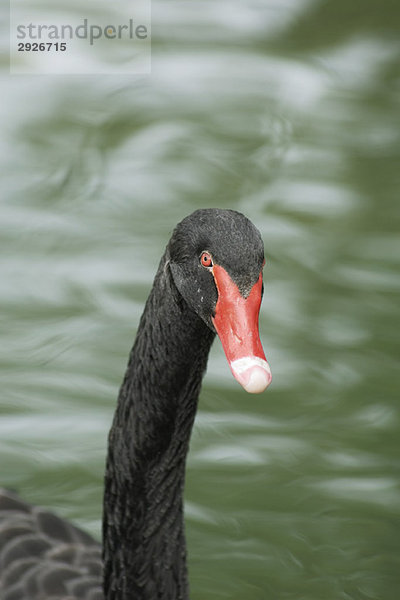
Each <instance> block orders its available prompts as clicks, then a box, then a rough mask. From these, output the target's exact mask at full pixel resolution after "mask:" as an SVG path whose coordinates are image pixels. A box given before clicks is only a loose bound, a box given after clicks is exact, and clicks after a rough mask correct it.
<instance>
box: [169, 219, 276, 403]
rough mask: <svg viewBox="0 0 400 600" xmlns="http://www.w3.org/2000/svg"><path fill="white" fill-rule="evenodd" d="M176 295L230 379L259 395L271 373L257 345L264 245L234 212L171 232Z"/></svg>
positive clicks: (190, 222)
mask: <svg viewBox="0 0 400 600" xmlns="http://www.w3.org/2000/svg"><path fill="white" fill-rule="evenodd" d="M167 252H168V259H169V263H168V265H169V268H170V271H171V274H172V278H173V281H174V283H175V286H176V288H177V290H178V292H179V293H180V294H181V296H182V297H183V299H184V300H185V301H186V303H187V304H188V305H189V306H190V307H191V308H192V310H194V311H195V312H196V313H197V314H198V316H199V317H200V318H201V319H202V320H203V321H204V322H205V323H206V325H207V326H208V327H209V328H210V329H211V330H212V331H213V332H215V333H217V335H218V337H219V338H220V340H221V343H222V347H223V349H224V352H225V355H226V358H227V360H228V363H229V366H230V368H231V371H232V374H233V376H234V377H235V379H236V380H237V381H238V382H239V383H240V384H241V385H242V387H243V388H244V389H245V390H246V391H247V392H250V393H259V392H262V391H264V390H265V389H266V388H267V387H268V385H269V384H270V383H271V378H272V375H271V370H270V367H269V364H268V362H267V359H266V358H265V354H264V350H263V347H262V344H261V341H260V335H259V327H258V316H259V311H260V305H261V300H262V295H263V275H262V271H263V266H264V264H265V259H264V244H263V241H262V239H261V235H260V232H259V231H258V229H257V228H256V227H255V226H254V225H253V224H252V223H251V221H249V219H247V217H245V216H244V215H242V214H241V213H239V212H236V211H233V210H222V209H201V210H197V211H195V212H194V213H192V214H191V215H189V216H188V217H186V218H185V219H183V221H181V222H180V223H179V224H178V225H177V227H176V228H175V230H174V232H173V235H172V237H171V240H170V242H169V245H168V248H167Z"/></svg>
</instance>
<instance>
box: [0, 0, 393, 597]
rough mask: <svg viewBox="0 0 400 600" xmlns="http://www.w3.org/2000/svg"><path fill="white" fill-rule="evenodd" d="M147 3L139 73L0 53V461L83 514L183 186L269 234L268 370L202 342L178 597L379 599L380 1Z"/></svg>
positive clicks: (382, 303)
mask: <svg viewBox="0 0 400 600" xmlns="http://www.w3.org/2000/svg"><path fill="white" fill-rule="evenodd" d="M40 10H43V11H45V3H43V4H42V8H41V9H40ZM69 10H71V11H72V10H74V9H73V8H70V9H69ZM76 10H79V9H76ZM152 11H153V15H152V19H153V48H152V74H151V75H150V76H104V77H96V76H87V77H85V76H79V77H78V76H76V77H74V76H59V77H58V76H18V77H17V76H10V75H8V74H7V73H6V72H4V73H3V74H2V76H1V83H2V110H1V114H0V125H1V131H2V136H1V142H0V143H1V146H0V152H1V154H0V156H1V164H2V190H3V193H2V206H1V217H2V218H1V224H0V227H1V259H0V262H1V280H0V303H1V306H2V311H1V312H2V319H1V321H2V322H1V329H0V336H1V343H0V353H1V364H2V368H1V390H2V394H1V396H2V397H1V419H0V464H1V468H0V475H1V484H3V485H6V486H9V487H13V488H15V489H17V490H19V492H20V493H21V494H22V495H23V496H24V497H25V498H26V499H30V500H31V501H33V502H35V503H38V504H42V505H45V506H49V507H51V508H52V509H54V510H56V511H57V512H58V513H59V514H61V515H63V516H65V517H68V518H70V519H72V520H74V521H75V522H76V523H78V524H79V525H80V526H82V527H84V528H86V529H87V530H89V531H90V532H92V533H93V534H94V535H95V536H97V537H99V536H100V516H101V501H102V485H103V484H102V481H103V469H104V457H105V446H106V436H107V431H108V427H109V424H110V422H111V418H112V414H113V410H114V406H115V399H116V396H117V393H118V387H119V384H120V382H121V380H122V376H123V373H124V369H125V365H126V361H127V356H128V353H129V350H130V347H131V344H132V341H133V339H134V335H135V331H136V328H137V324H138V320H139V317H140V314H141V311H142V309H143V304H144V301H145V299H146V297H147V294H148V292H149V289H150V286H151V282H152V278H153V276H154V273H155V270H156V267H157V264H158V260H159V257H160V255H161V253H162V252H163V248H164V246H165V244H166V242H167V241H168V239H169V236H170V233H171V231H172V229H173V227H174V225H175V224H176V223H177V222H178V221H179V220H180V219H181V218H183V217H184V216H185V215H187V214H189V213H190V212H191V211H192V210H194V209H195V208H198V207H211V206H219V207H223V208H233V209H236V210H240V211H242V212H244V213H245V214H246V215H247V216H249V217H250V218H251V219H252V220H253V222H254V223H255V224H256V225H257V226H258V228H259V229H260V231H261V232H262V235H263V238H264V242H265V247H266V256H267V267H266V270H265V272H264V273H265V284H266V285H265V294H264V301H263V306H262V310H261V336H262V339H263V343H264V347H265V350H266V355H267V357H268V359H269V361H270V364H271V367H272V372H273V383H272V385H271V388H270V389H269V390H268V391H267V392H266V393H265V394H262V395H260V396H254V397H253V396H248V395H246V393H245V392H244V391H242V390H241V389H240V388H239V387H238V386H237V384H236V383H235V381H233V380H232V377H231V375H230V372H229V369H228V366H227V365H226V362H225V358H224V356H223V352H222V349H221V346H220V344H219V342H218V340H217V341H216V343H215V344H214V347H213V350H212V354H211V357H210V361H209V368H208V373H207V376H206V378H205V381H204V385H203V390H202V395H201V400H200V409H199V413H198V417H197V420H196V425H195V430H194V433H193V439H192V443H191V451H190V456H189V460H188V473H187V488H186V523H187V537H188V552H189V568H190V581H191V598H192V599H193V600H203V599H204V598H207V599H212V600H222V599H224V598H229V599H231V600H269V599H274V600H275V599H278V598H279V599H292V600H322V599H323V600H342V599H343V600H370V599H374V600H397V598H398V597H399V589H400V575H399V573H400V564H399V563H400V560H399V559H400V522H399V514H400V509H399V505H400V504H399V500H400V489H399V438H400V418H399V410H398V396H399V383H400V381H399V379H400V378H399V363H398V357H399V354H398V333H399V325H400V322H399V311H398V306H399V302H398V291H399V288H400V280H399V260H400V238H399V235H398V225H399V223H398V220H399V219H398V216H399V215H398V203H399V192H398V190H399V184H400V163H399V158H400V156H399V155H400V127H399V126H400V122H399V121H400V119H399V114H400V112H399V108H400V106H399V94H400V85H399V81H400V79H399V75H400V69H399V64H400V62H399V50H400V47H399V39H398V33H399V21H400V5H399V4H398V3H397V2H391V1H390V0H386V1H384V2H380V3H376V2H373V0H364V1H363V2H361V0H356V1H353V2H352V3H348V2H344V1H343V0H297V1H293V2H290V1H288V0H283V1H279V2H278V0H265V2H260V1H258V0H248V1H247V2H233V3H232V2H229V3H228V2H226V1H222V2H219V3H215V2H211V1H210V0H209V1H205V2H202V3H200V2H195V1H194V2H190V3H184V2H179V1H173V2H168V3H167V2H162V1H160V0H158V1H156V2H153V6H152Z"/></svg>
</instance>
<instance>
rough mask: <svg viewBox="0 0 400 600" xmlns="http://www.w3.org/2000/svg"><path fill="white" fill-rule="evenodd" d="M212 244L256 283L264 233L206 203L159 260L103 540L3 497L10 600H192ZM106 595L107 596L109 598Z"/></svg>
mask: <svg viewBox="0 0 400 600" xmlns="http://www.w3.org/2000/svg"><path fill="white" fill-rule="evenodd" d="M204 250H207V251H209V252H211V253H212V255H213V257H214V258H215V260H216V261H217V262H218V264H220V265H222V266H223V267H224V269H226V270H227V271H228V272H229V274H230V276H231V277H232V280H233V281H234V282H235V283H236V285H237V286H238V288H239V290H240V293H241V294H242V295H243V297H246V294H248V293H249V290H250V289H251V288H252V286H253V285H254V284H255V282H256V281H257V280H258V278H259V275H260V270H261V269H262V264H263V259H264V251H263V244H262V240H261V237H260V235H259V232H258V231H257V229H256V228H255V227H254V226H253V225H252V223H251V222H250V221H248V219H246V217H244V216H243V215H241V214H240V213H237V212H235V211H226V210H219V209H208V210H199V211H196V212H195V213H193V214H192V215H190V216H189V217H187V218H186V219H184V220H183V221H182V222H181V223H180V224H179V225H178V226H177V227H176V229H175V231H174V233H173V235H172V238H171V240H170V242H169V244H168V245H167V248H166V251H165V253H164V255H163V257H162V259H161V262H160V265H159V268H158V271H157V274H156V277H155V280H154V285H153V288H152V291H151V293H150V296H149V298H148V300H147V303H146V307H145V310H144V312H143V315H142V318H141V321H140V325H139V329H138V332H137V336H136V340H135V343H134V346H133V349H132V351H131V354H130V357H129V362H128V367H127V371H126V374H125V378H124V381H123V383H122V386H121V389H120V394H119V399H118V405H117V409H116V412H115V416H114V421H113V424H112V427H111V431H110V435H109V445H108V458H107V465H106V475H105V493H104V516H103V563H104V576H103V577H104V592H102V591H101V587H100V586H101V576H100V570H101V560H100V547H99V545H98V544H97V543H96V542H95V541H94V540H93V539H92V538H90V537H89V536H88V535H87V534H85V533H83V532H81V531H80V530H78V529H77V528H75V527H74V526H72V525H70V524H68V523H65V522H64V521H62V520H61V519H58V517H55V516H54V515H52V514H51V513H48V512H46V511H43V510H41V509H38V508H35V507H32V506H31V505H28V504H26V503H24V502H23V501H21V500H20V499H19V498H18V497H17V496H15V495H14V494H12V493H10V492H3V495H2V496H0V544H1V548H2V549H1V550H0V592H1V593H0V597H1V599H2V600H28V599H29V600H61V599H63V600H67V599H68V600H75V599H86V600H99V599H100V598H104V597H105V598H106V599H107V600H157V599H160V600H161V599H162V600H187V599H188V596H189V592H188V581H187V571H186V550H185V535H184V523H183V499H182V497H183V488H184V477H185V462H186V455H187V452H188V447H189V439H190V434H191V430H192V426H193V421H194V418H195V414H196V409H197V400H198V395H199V392H200V386H201V381H202V377H203V374H204V372H205V369H206V365H207V358H208V354H209V350H210V346H211V344H212V341H213V339H214V337H215V329H214V326H213V323H212V320H211V318H212V316H213V314H214V311H215V306H216V302H217V298H218V291H217V288H216V285H215V282H214V279H213V277H212V275H211V274H210V273H209V272H208V271H207V270H206V269H204V268H203V267H202V266H201V264H200V263H199V255H200V253H201V252H202V251H204ZM103 594H104V595H103Z"/></svg>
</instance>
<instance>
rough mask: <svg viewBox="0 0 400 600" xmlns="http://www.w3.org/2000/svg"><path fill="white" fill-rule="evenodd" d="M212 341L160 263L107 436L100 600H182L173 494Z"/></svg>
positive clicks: (179, 484)
mask: <svg viewBox="0 0 400 600" xmlns="http://www.w3.org/2000/svg"><path fill="white" fill-rule="evenodd" d="M213 339H214V334H213V333H212V332H211V331H210V330H209V329H208V327H207V326H206V325H205V324H204V323H203V321H202V320H201V319H200V318H199V317H197V315H196V314H195V313H194V312H193V311H192V310H191V309H190V308H189V306H188V305H187V304H186V303H185V302H184V301H183V299H182V298H181V297H180V295H179V293H178V292H177V290H176V288H175V285H174V283H173V280H172V276H171V274H170V272H169V269H168V261H167V258H166V256H164V257H163V259H162V261H161V263H160V267H159V270H158V272H157V275H156V278H155V281H154V285H153V288H152V291H151V293H150V296H149V299H148V301H147V303H146V307H145V310H144V313H143V315H142V318H141V321H140V325H139V329H138V333H137V337H136V340H135V344H134V346H133V349H132V351H131V354H130V357H129V363H128V367H127V370H126V374H125V378H124V381H123V384H122V386H121V389H120V393H119V398H118V404H117V409H116V412H115V416H114V421H113V425H112V428H111V431H110V435H109V446H108V458H107V467H106V478H105V496H104V518H103V542H104V591H105V597H106V599H107V600H133V599H135V600H155V599H156V598H162V599H163V600H177V599H178V598H179V599H180V600H187V598H188V584H187V570H186V550H185V536H184V524H183V489H184V478H185V462H186V455H187V452H188V447H189V439H190V434H191V430H192V426H193V421H194V418H195V414H196V409H197V400H198V395H199V392H200V387H201V380H202V377H203V374H204V371H205V369H206V364H207V358H208V353H209V349H210V346H211V343H212V341H213Z"/></svg>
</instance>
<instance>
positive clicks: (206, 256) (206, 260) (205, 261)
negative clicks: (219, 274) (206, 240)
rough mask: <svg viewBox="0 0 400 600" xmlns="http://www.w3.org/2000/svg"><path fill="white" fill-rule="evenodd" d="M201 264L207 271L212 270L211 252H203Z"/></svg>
mask: <svg viewBox="0 0 400 600" xmlns="http://www.w3.org/2000/svg"><path fill="white" fill-rule="evenodd" d="M200 263H201V265H202V266H203V267H205V268H206V269H210V268H211V267H212V266H213V261H212V258H211V254H210V253H209V252H202V253H201V256H200Z"/></svg>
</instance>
